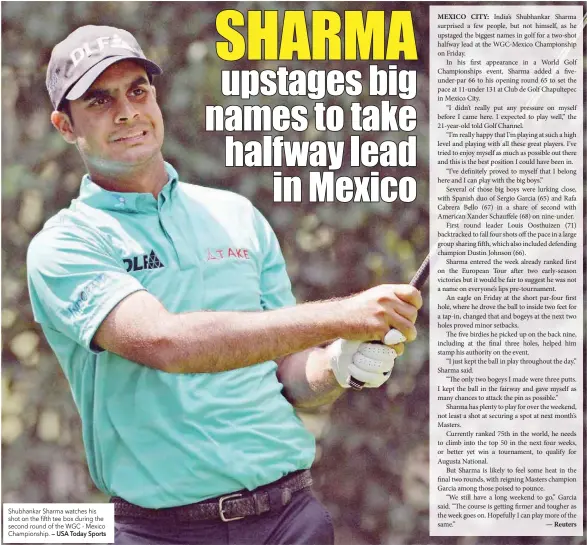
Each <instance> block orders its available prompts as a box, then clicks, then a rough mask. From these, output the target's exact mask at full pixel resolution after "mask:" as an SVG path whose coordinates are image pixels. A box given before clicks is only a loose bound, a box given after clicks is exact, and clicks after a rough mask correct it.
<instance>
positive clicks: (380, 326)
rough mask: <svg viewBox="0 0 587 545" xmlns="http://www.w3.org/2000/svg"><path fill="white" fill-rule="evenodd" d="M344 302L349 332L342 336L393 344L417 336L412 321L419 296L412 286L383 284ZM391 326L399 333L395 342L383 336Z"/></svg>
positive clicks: (350, 338) (420, 304) (414, 318)
mask: <svg viewBox="0 0 587 545" xmlns="http://www.w3.org/2000/svg"><path fill="white" fill-rule="evenodd" d="M343 304H344V305H345V308H344V315H345V316H348V333H345V334H343V335H341V337H343V338H345V339H349V340H356V341H370V340H377V341H382V342H383V343H384V344H387V345H394V344H397V343H399V342H412V341H413V340H414V339H415V338H416V334H417V333H416V327H415V326H414V323H415V322H416V319H417V317H418V310H419V309H420V308H421V307H422V295H421V294H420V292H419V291H418V290H417V289H416V288H414V287H413V286H410V285H408V284H397V285H396V284H382V285H380V286H376V287H374V288H371V289H369V290H366V291H363V292H361V293H358V294H357V295H353V296H352V297H349V298H347V299H345V300H343ZM393 329H394V330H396V331H398V332H399V333H401V335H402V337H401V338H400V340H396V341H395V342H391V341H389V340H388V339H385V337H386V335H387V334H388V333H389V331H390V330H393ZM355 378H359V377H355Z"/></svg>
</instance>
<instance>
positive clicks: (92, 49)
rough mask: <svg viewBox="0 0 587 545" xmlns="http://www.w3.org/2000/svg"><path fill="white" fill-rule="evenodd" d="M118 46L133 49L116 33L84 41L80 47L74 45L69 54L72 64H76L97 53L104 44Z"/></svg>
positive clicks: (104, 46) (102, 48) (103, 47)
mask: <svg viewBox="0 0 587 545" xmlns="http://www.w3.org/2000/svg"><path fill="white" fill-rule="evenodd" d="M108 45H109V46H110V47H118V48H120V49H127V50H129V51H133V48H132V47H131V46H130V45H128V44H127V43H126V42H125V41H124V40H123V39H122V38H121V37H120V36H119V35H118V34H114V35H113V36H100V37H99V38H97V39H96V40H94V41H93V42H85V43H84V44H83V45H82V47H76V48H75V49H74V50H73V51H72V52H71V53H70V54H69V55H70V57H71V60H72V61H73V66H74V67H75V66H77V65H78V64H79V63H80V62H81V61H82V60H83V59H84V58H85V57H91V56H92V55H99V54H100V53H101V52H102V51H103V50H104V49H105V48H106V46H108Z"/></svg>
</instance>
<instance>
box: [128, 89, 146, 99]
mask: <svg viewBox="0 0 587 545" xmlns="http://www.w3.org/2000/svg"><path fill="white" fill-rule="evenodd" d="M145 93H146V91H145V90H144V89H142V88H141V87H137V88H136V89H133V90H132V91H131V94H132V96H134V97H140V96H142V95H144V94H145Z"/></svg>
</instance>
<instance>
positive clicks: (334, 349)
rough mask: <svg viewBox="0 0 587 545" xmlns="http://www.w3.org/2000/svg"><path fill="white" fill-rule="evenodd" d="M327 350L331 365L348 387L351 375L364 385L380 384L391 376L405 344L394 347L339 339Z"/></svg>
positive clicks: (335, 374)
mask: <svg viewBox="0 0 587 545" xmlns="http://www.w3.org/2000/svg"><path fill="white" fill-rule="evenodd" d="M395 348H397V350H395ZM328 350H329V352H330V366H331V368H332V371H333V373H334V376H335V377H336V380H337V382H338V383H339V384H340V385H341V386H342V387H343V388H349V377H350V376H353V377H354V378H355V379H358V380H360V381H362V382H364V383H365V386H364V387H365V388H378V387H379V386H381V385H382V384H383V383H385V382H386V381H387V380H388V379H389V377H390V376H391V371H392V369H393V364H394V362H395V358H396V357H397V356H398V355H399V354H400V353H403V350H404V348H403V344H399V345H396V347H394V348H392V347H390V346H386V345H384V344H379V343H362V342H360V341H346V340H344V339H338V340H337V341H335V342H334V343H332V344H331V345H330V346H329V347H328Z"/></svg>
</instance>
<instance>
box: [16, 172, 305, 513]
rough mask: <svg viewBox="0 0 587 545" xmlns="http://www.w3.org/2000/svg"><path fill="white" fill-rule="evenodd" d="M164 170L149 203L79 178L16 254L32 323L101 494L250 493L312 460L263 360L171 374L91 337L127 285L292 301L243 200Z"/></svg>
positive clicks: (265, 236) (150, 501) (252, 306)
mask: <svg viewBox="0 0 587 545" xmlns="http://www.w3.org/2000/svg"><path fill="white" fill-rule="evenodd" d="M166 169H167V172H168V175H169V181H168V183H167V184H166V185H165V187H164V188H163V189H162V191H161V193H160V194H159V196H158V198H157V199H155V198H154V197H153V195H151V194H149V193H147V194H145V193H116V192H110V191H105V190H104V189H102V188H100V187H99V186H98V185H96V184H94V183H93V182H92V181H91V180H90V178H89V177H88V176H85V177H84V178H83V180H82V184H81V189H80V195H79V198H77V199H75V200H73V201H72V203H71V205H70V207H69V208H68V209H66V210H62V211H61V212H59V213H58V214H57V215H56V216H54V217H53V218H52V219H50V220H49V221H48V222H47V223H46V224H45V226H44V228H43V229H42V231H41V232H40V233H38V234H37V235H36V236H35V238H34V239H33V241H32V242H31V244H30V247H29V250H28V256H27V268H28V271H27V272H28V282H29V291H30V297H31V302H32V307H33V312H34V316H35V320H36V321H37V322H39V323H40V325H41V326H42V329H43V331H44V333H45V335H46V337H47V340H48V342H49V344H50V345H51V348H52V349H53V350H54V351H55V354H56V355H57V358H58V360H59V363H60V365H61V367H62V368H63V371H64V372H65V375H66V377H67V379H68V381H69V384H70V386H71V391H72V393H73V397H74V400H75V403H76V406H77V408H78V410H79V413H80V416H81V421H82V428H83V440H84V445H85V450H86V455H87V460H88V466H89V471H90V474H91V477H92V479H93V480H94V482H95V483H96V486H97V487H98V488H99V489H100V490H102V491H103V492H104V493H106V494H109V495H113V496H120V497H122V498H124V499H126V500H127V501H129V502H131V503H134V504H137V505H141V506H143V507H151V508H161V507H171V506H178V505H185V504H188V503H193V502H198V501H201V500H205V499H208V498H212V497H215V496H219V495H223V494H228V493H230V492H234V491H236V490H240V489H249V490H251V489H254V488H256V487H258V486H261V485H264V484H268V483H270V482H273V481H275V480H277V479H279V478H280V477H282V476H284V475H286V474H288V473H290V472H292V471H295V470H298V469H305V468H308V467H310V465H311V464H312V461H313V459H314V454H315V442H314V438H313V436H312V435H311V434H310V433H309V432H308V431H307V430H306V429H305V428H304V426H303V425H302V423H301V421H300V419H299V418H298V417H297V415H296V414H295V412H294V409H293V407H292V406H291V405H290V403H289V402H288V401H287V400H286V399H285V397H283V395H282V386H281V384H280V383H279V381H278V380H277V377H276V369H277V365H276V363H275V362H273V361H268V362H264V363H259V364H257V365H252V366H249V367H245V368H242V369H237V370H233V371H226V372H222V373H193V374H171V373H165V372H163V371H159V370H156V369H152V368H149V367H146V366H144V365H140V364H137V363H134V362H131V361H129V360H126V359H124V358H122V357H120V356H118V355H116V354H114V353H111V352H107V351H100V350H97V349H96V348H95V347H94V346H93V345H92V342H91V341H92V338H93V336H94V334H95V332H96V330H97V328H98V327H99V326H100V324H101V323H102V321H103V320H104V318H105V317H106V316H107V315H108V313H109V312H110V311H111V310H112V309H113V308H114V307H115V306H116V305H117V304H118V303H119V302H120V301H121V300H122V299H123V298H125V297H127V296H129V295H130V294H132V293H134V292H136V291H138V290H147V291H149V292H150V293H151V294H153V295H154V296H155V297H157V298H158V299H159V300H160V301H161V302H162V304H163V305H164V306H165V308H166V309H167V310H168V311H170V312H174V313H179V312H196V311H204V310H207V311H209V310H217V311H218V310H224V311H230V310H233V311H263V310H270V309H275V308H280V307H284V306H288V305H293V304H295V300H294V298H293V295H292V292H291V285H290V281H289V278H288V276H287V273H286V270H285V264H284V260H283V257H282V254H281V251H280V248H279V244H278V242H277V239H276V237H275V234H274V233H273V231H272V229H271V227H270V226H269V224H268V223H267V221H266V220H265V218H264V217H263V216H262V215H261V214H260V213H259V212H258V211H257V210H256V209H255V208H254V207H253V206H252V204H251V203H250V202H249V201H248V200H247V199H245V198H244V197H242V196H240V195H236V194H234V193H231V192H228V191H221V190H217V189H211V188H206V187H202V186H196V185H190V184H186V183H182V182H180V181H178V176H177V172H176V171H175V170H174V169H173V167H172V166H171V165H169V164H167V163H166ZM243 319H246V318H245V317H243Z"/></svg>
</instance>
